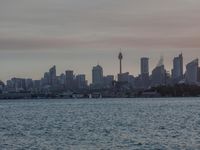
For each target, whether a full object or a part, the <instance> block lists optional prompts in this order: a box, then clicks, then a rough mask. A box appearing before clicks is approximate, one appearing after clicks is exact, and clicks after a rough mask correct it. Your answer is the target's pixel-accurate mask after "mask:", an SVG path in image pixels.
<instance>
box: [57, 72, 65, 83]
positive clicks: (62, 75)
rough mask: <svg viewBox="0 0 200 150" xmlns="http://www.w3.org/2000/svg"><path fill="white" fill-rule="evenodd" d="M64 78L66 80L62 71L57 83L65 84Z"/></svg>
mask: <svg viewBox="0 0 200 150" xmlns="http://www.w3.org/2000/svg"><path fill="white" fill-rule="evenodd" d="M65 80H66V77H65V74H64V73H62V74H61V75H60V76H59V77H58V81H59V85H65Z"/></svg>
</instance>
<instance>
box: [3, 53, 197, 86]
mask: <svg viewBox="0 0 200 150" xmlns="http://www.w3.org/2000/svg"><path fill="white" fill-rule="evenodd" d="M119 56H120V57H122V58H124V53H122V52H121V51H120V52H119V54H118V55H116V60H115V61H116V62H117V61H118V66H117V68H115V69H117V70H118V71H117V72H116V74H115V73H110V74H108V73H106V72H105V71H104V70H105V66H102V65H101V64H99V62H97V64H93V65H92V67H91V68H90V76H91V80H88V76H87V74H86V73H85V72H76V71H75V70H74V69H73V68H67V69H65V70H62V71H61V72H58V71H57V70H58V68H59V66H56V65H55V64H54V65H52V66H50V67H49V68H50V69H49V74H52V77H51V78H52V79H51V78H50V79H49V80H50V85H51V84H53V83H52V82H53V81H54V80H55V79H56V78H57V77H59V76H62V75H63V74H68V73H70V74H71V76H74V77H75V76H79V75H85V80H87V81H88V83H89V84H92V83H94V81H93V79H94V78H95V76H94V72H93V71H94V70H96V68H101V69H102V71H100V72H101V73H100V74H101V75H100V76H101V77H102V79H97V80H99V81H100V80H102V81H103V76H109V75H113V77H114V80H116V81H117V80H118V79H119V76H118V75H119V74H124V73H125V74H126V73H129V75H132V76H133V77H135V78H137V77H140V76H141V77H142V78H143V75H145V76H146V75H147V76H149V77H150V76H152V73H153V72H154V70H155V69H156V68H158V67H160V66H163V67H164V68H163V69H165V71H166V72H167V73H169V74H170V75H171V77H170V78H172V79H173V80H174V81H173V82H176V81H175V80H176V79H177V81H178V80H180V79H183V76H184V74H185V75H186V74H187V66H188V65H189V64H191V63H193V62H197V61H198V60H199V58H196V59H192V60H190V61H189V62H188V63H185V62H184V55H183V53H180V54H178V55H177V56H174V57H173V59H172V60H171V61H172V62H171V63H172V66H171V68H170V69H169V70H168V69H167V68H166V66H165V62H164V57H163V56H160V59H158V60H157V64H156V65H155V66H151V65H149V64H150V60H151V58H149V57H141V58H139V61H138V62H139V68H140V70H139V72H138V73H137V74H136V73H135V74H132V73H131V72H130V71H129V70H124V69H123V68H124V61H125V60H124V59H123V60H121V61H120V59H119ZM179 61H181V62H180V63H181V64H180V63H179ZM119 62H120V64H119ZM177 65H179V66H177ZM197 66H198V63H197ZM198 67H199V66H198ZM101 69H100V70H101ZM115 69H114V70H115ZM45 70H47V68H46V69H45ZM45 70H43V72H42V73H41V74H42V75H41V76H40V77H39V78H37V79H34V78H31V77H20V76H16V75H15V76H12V77H10V78H7V79H6V80H5V81H3V80H1V81H3V82H5V83H6V81H8V80H9V79H11V78H22V79H33V80H41V79H42V77H43V76H44V77H45V76H46V74H47V73H48V72H46V71H45ZM97 70H98V69H97ZM175 72H179V76H178V78H177V77H174V73H175ZM191 73H192V72H191ZM98 76H99V75H98ZM198 76H199V75H198ZM98 78H100V77H98ZM145 78H146V77H145ZM199 78H200V77H199ZM142 80H144V82H148V81H145V80H146V79H142Z"/></svg>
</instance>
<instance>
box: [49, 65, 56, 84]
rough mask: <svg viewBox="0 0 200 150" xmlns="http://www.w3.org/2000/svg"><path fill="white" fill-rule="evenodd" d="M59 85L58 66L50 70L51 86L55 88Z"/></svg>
mask: <svg viewBox="0 0 200 150" xmlns="http://www.w3.org/2000/svg"><path fill="white" fill-rule="evenodd" d="M56 83H57V77H56V66H53V67H52V68H50V69H49V84H50V85H51V86H55V85H56Z"/></svg>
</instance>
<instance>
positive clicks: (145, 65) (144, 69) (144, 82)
mask: <svg viewBox="0 0 200 150" xmlns="http://www.w3.org/2000/svg"><path fill="white" fill-rule="evenodd" d="M140 63H141V64H140V65H141V66H140V67H141V75H140V84H141V85H140V86H141V87H142V88H147V87H148V86H149V58H146V57H143V58H141V62H140Z"/></svg>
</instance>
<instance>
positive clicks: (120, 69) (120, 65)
mask: <svg viewBox="0 0 200 150" xmlns="http://www.w3.org/2000/svg"><path fill="white" fill-rule="evenodd" d="M118 59H119V74H122V59H123V55H122V52H119V55H118Z"/></svg>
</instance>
